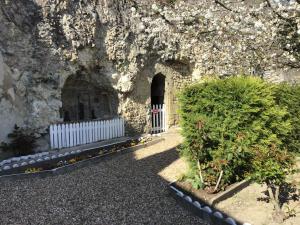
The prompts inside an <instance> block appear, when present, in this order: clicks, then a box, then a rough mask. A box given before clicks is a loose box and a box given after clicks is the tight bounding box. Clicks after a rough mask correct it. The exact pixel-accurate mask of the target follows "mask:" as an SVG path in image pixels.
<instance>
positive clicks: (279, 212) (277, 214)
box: [268, 186, 285, 224]
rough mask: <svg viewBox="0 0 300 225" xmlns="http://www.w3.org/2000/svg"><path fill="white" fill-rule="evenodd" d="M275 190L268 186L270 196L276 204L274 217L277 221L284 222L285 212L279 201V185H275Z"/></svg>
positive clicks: (274, 204)
mask: <svg viewBox="0 0 300 225" xmlns="http://www.w3.org/2000/svg"><path fill="white" fill-rule="evenodd" d="M274 188H275V192H273V190H272V187H271V186H268V193H269V197H270V201H271V202H272V204H273V206H274V213H273V219H274V221H275V222H277V223H280V224H281V223H282V222H283V220H284V218H285V215H284V212H283V211H282V210H281V208H280V202H279V187H276V186H275V187H274Z"/></svg>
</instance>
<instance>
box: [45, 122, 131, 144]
mask: <svg viewBox="0 0 300 225" xmlns="http://www.w3.org/2000/svg"><path fill="white" fill-rule="evenodd" d="M49 131H50V145H51V148H52V149H61V148H69V147H73V146H78V145H84V144H88V143H94V142H97V141H103V140H109V139H112V138H116V137H123V136H125V128H124V119H123V118H115V119H112V120H102V121H89V122H79V123H66V124H52V125H50V128H49Z"/></svg>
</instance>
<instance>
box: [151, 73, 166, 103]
mask: <svg viewBox="0 0 300 225" xmlns="http://www.w3.org/2000/svg"><path fill="white" fill-rule="evenodd" d="M165 79H166V78H165V76H164V75H162V74H161V73H159V74H157V75H155V76H154V77H153V80H152V84H151V105H162V104H164V103H165Z"/></svg>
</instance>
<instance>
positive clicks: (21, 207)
mask: <svg viewBox="0 0 300 225" xmlns="http://www.w3.org/2000/svg"><path fill="white" fill-rule="evenodd" d="M179 141H180V137H179V136H178V135H176V134H169V135H167V137H166V141H164V142H162V143H159V144H156V145H154V146H151V147H147V148H144V149H141V150H139V151H136V152H133V153H128V154H125V155H119V156H116V157H114V158H113V159H107V160H105V161H102V162H101V163H99V164H97V165H92V166H89V167H85V168H83V169H79V170H75V171H73V172H71V173H69V174H65V175H60V176H56V177H49V178H45V179H38V178H36V179H28V180H20V181H1V184H0V225H10V224H14V225H15V224H18V225H27V224H28V225H29V224H30V225H38V224H45V225H56V224H57V225H73V224H74V225H75V224H78V225H93V224H97V225H98V224H99V225H100V224H101V225H119V224H122V225H125V224H126V225H127V224H128V225H141V224H157V225H167V224H170V225H176V224H182V225H193V224H199V225H201V224H205V223H204V222H203V221H201V220H200V219H199V218H197V217H195V216H193V215H191V214H190V213H189V212H188V211H186V210H185V209H182V208H181V207H180V206H178V205H177V204H176V201H175V200H174V199H173V198H172V197H171V196H169V193H168V190H167V184H168V182H167V181H168V180H172V179H175V178H176V176H179V175H180V173H181V169H180V168H184V166H185V165H184V163H183V162H182V161H181V160H178V154H177V152H176V151H175V150H174V149H172V148H173V147H174V146H176V144H178V143H179ZM179 171H180V172H179Z"/></svg>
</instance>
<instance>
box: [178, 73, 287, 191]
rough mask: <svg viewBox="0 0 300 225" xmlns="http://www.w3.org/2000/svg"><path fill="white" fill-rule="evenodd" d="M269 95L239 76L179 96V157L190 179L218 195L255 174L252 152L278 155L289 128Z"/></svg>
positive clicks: (257, 82) (270, 90)
mask: <svg viewBox="0 0 300 225" xmlns="http://www.w3.org/2000/svg"><path fill="white" fill-rule="evenodd" d="M274 90H275V86H274V85H271V84H268V83H267V82H264V81H263V80H261V79H260V78H254V77H245V76H241V77H230V78H227V79H224V80H220V79H214V80H210V81H205V82H204V83H200V84H195V85H192V86H190V87H187V88H186V89H185V90H184V91H183V92H182V93H181V94H180V96H179V101H180V116H181V127H182V134H183V136H184V137H185V141H184V144H183V145H182V148H181V150H180V152H181V154H182V155H183V156H185V157H186V158H187V160H188V161H189V163H190V169H192V170H193V171H194V173H193V175H192V177H193V176H196V175H199V177H202V178H203V181H204V184H205V185H206V186H209V187H212V186H214V187H215V189H214V191H217V189H220V188H224V187H226V186H227V185H229V184H232V183H234V182H237V181H240V180H243V179H245V178H246V177H249V176H251V174H252V173H254V172H255V171H256V170H257V168H256V167H253V163H252V161H253V160H258V159H257V158H255V157H256V154H257V149H259V150H262V149H263V150H266V149H269V148H271V147H274V146H275V147H276V149H278V151H279V152H278V153H281V151H283V149H284V148H285V142H286V140H287V138H288V137H289V134H290V133H291V131H292V125H291V121H290V119H289V117H288V111H287V109H286V108H285V107H280V106H279V105H277V104H276V101H275V97H274ZM279 155H280V154H279ZM279 155H276V157H277V156H278V157H279ZM280 168H282V167H281V164H280ZM261 172H262V171H261ZM263 176H264V177H265V175H263ZM192 179H193V178H192Z"/></svg>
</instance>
